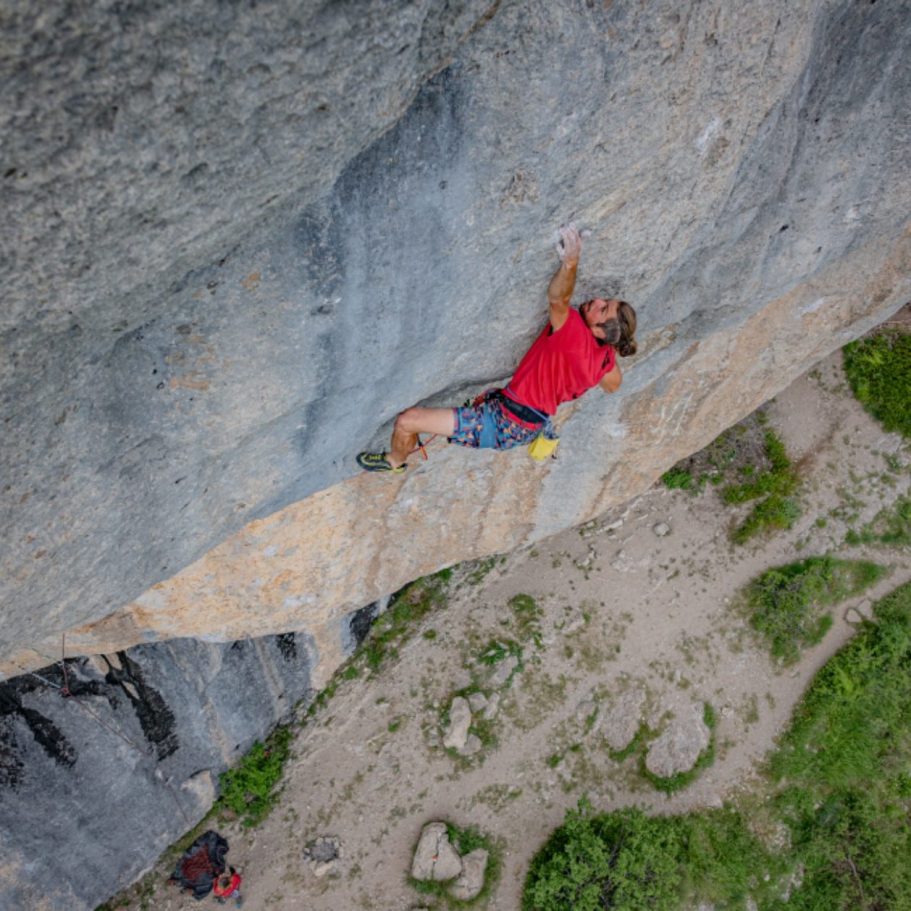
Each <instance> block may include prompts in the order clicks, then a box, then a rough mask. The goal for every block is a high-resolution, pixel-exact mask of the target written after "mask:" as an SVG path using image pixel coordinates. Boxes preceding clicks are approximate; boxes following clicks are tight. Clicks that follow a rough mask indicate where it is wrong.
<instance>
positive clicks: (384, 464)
mask: <svg viewBox="0 0 911 911" xmlns="http://www.w3.org/2000/svg"><path fill="white" fill-rule="evenodd" d="M357 464H358V465H360V466H361V468H363V469H364V471H389V472H392V474H402V472H403V471H404V470H405V466H404V465H399V466H398V468H394V467H393V466H392V465H390V464H389V460H388V459H387V458H386V453H385V452H359V453H358V456H357Z"/></svg>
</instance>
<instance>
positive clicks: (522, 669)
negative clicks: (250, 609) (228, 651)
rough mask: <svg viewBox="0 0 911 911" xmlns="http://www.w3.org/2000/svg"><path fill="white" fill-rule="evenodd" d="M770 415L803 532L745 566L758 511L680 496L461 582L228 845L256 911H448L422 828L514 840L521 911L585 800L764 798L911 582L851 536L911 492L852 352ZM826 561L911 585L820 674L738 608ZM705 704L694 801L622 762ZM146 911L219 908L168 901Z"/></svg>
mask: <svg viewBox="0 0 911 911" xmlns="http://www.w3.org/2000/svg"><path fill="white" fill-rule="evenodd" d="M766 410H767V415H768V419H769V424H770V426H771V427H773V428H774V429H775V430H776V431H777V432H778V433H779V435H780V436H781V437H782V438H783V439H784V441H785V443H786V445H787V448H788V451H789V454H790V455H791V457H792V458H793V459H794V460H795V461H796V462H798V463H799V466H800V470H801V474H802V477H803V478H804V484H803V487H802V489H801V492H800V501H801V506H802V510H803V512H802V516H801V518H800V519H799V520H798V521H797V523H796V524H795V526H794V527H793V528H792V529H791V530H790V531H787V532H778V533H776V534H775V535H773V536H771V537H769V538H767V539H764V540H762V541H758V542H756V543H753V542H749V543H747V544H746V545H743V546H737V547H735V546H734V545H732V544H731V543H730V540H729V537H728V533H729V530H730V528H731V526H732V524H733V523H734V522H735V521H736V520H737V519H738V517H742V516H743V514H744V512H745V507H740V508H735V507H730V506H725V505H723V504H722V503H721V501H720V499H719V497H718V494H717V491H716V490H714V489H713V488H712V487H711V486H710V485H707V486H706V488H705V489H704V490H702V491H701V492H700V493H698V494H696V495H692V494H689V493H687V492H684V491H670V490H666V489H665V488H663V487H662V486H660V485H659V486H656V487H655V488H653V489H652V490H650V491H648V492H647V493H645V494H644V495H642V496H640V497H638V498H636V499H635V500H633V501H631V502H629V503H627V504H626V505H624V506H623V507H622V508H619V509H616V510H613V511H611V512H610V513H608V514H606V515H604V516H602V517H600V518H599V519H597V520H596V521H594V522H592V523H589V524H588V525H587V526H584V527H583V528H580V529H574V530H571V531H567V532H564V533H562V534H560V535H557V536H556V537H554V538H551V539H549V540H547V541H545V542H543V543H539V544H537V545H535V546H534V547H529V548H525V549H523V550H521V551H517V552H514V553H512V554H509V555H507V556H505V557H502V558H498V559H496V560H494V561H490V564H482V565H480V566H477V565H476V566H475V567H474V568H473V569H472V570H471V571H468V570H461V571H456V572H455V573H454V575H453V578H452V581H451V583H450V597H449V600H448V604H447V606H446V607H445V608H443V609H440V610H437V611H435V612H433V613H431V614H430V615H429V616H427V617H426V618H425V619H424V620H423V621H422V622H421V623H420V624H419V626H418V628H417V629H416V630H415V632H414V634H413V636H412V637H411V638H410V640H409V641H408V643H407V644H406V645H405V646H404V647H403V648H402V650H401V652H400V655H399V657H398V658H397V659H395V660H393V661H390V662H388V663H387V664H386V665H384V666H383V667H382V669H381V670H380V672H379V673H378V675H377V676H376V677H375V678H372V679H368V678H367V677H365V676H362V677H360V678H358V679H353V680H347V681H345V682H344V683H343V684H342V685H341V686H340V687H339V689H338V691H337V693H336V694H335V696H334V697H333V698H332V700H331V701H330V702H329V703H328V705H327V706H326V707H325V708H324V709H322V710H321V711H320V712H319V714H318V715H317V716H316V718H315V719H314V720H312V721H311V722H309V723H308V724H307V725H306V727H305V728H304V729H303V730H302V731H301V732H300V733H299V734H298V736H297V740H296V744H295V748H294V756H293V759H292V760H291V761H290V763H289V766H288V769H287V773H286V777H285V783H284V792H283V796H282V799H281V802H280V805H279V806H278V807H277V808H276V809H275V810H274V811H273V813H272V815H271V816H270V817H269V818H268V819H267V820H266V821H265V822H264V823H263V824H262V825H261V826H259V827H258V828H256V829H253V830H243V829H241V828H240V827H239V826H237V825H236V824H235V823H231V824H228V825H227V826H221V827H220V828H221V831H223V832H224V834H226V835H227V837H228V838H229V840H230V843H231V851H230V855H229V858H230V860H231V861H232V862H233V863H234V864H236V865H238V866H240V867H241V868H242V869H243V872H244V876H245V882H244V892H245V905H244V907H245V908H246V909H248V911H250V909H260V908H263V909H265V908H270V909H273V908H274V909H308V911H349V909H350V911H356V909H382V911H400V909H401V911H406V909H414V908H421V907H441V906H440V905H438V904H434V902H433V901H432V900H430V899H427V898H422V896H420V895H418V894H417V893H416V892H415V891H414V890H413V889H412V887H411V886H409V884H408V883H407V881H406V874H407V871H408V869H409V866H410V861H411V856H412V851H413V848H414V845H415V842H416V840H417V837H418V835H419V833H420V830H421V827H422V826H423V825H424V823H426V822H428V821H430V820H434V819H445V820H449V821H451V822H454V823H456V824H458V825H460V826H466V825H476V826H478V827H479V828H480V829H481V830H482V831H483V832H485V833H487V834H488V835H490V836H492V837H493V838H494V839H495V840H497V842H498V843H499V845H500V846H501V849H502V861H503V863H502V872H501V876H500V879H499V882H498V884H497V886H496V887H495V889H494V890H493V893H492V894H491V896H490V897H489V899H488V900H487V902H486V904H484V903H481V904H480V906H479V907H482V908H489V909H501V911H515V909H517V908H518V907H519V904H520V897H521V891H522V884H523V880H524V878H525V875H526V872H527V869H528V864H529V862H530V860H531V858H532V857H533V855H534V854H535V852H536V851H537V850H538V848H540V846H541V844H542V843H543V842H544V840H545V839H546V838H547V836H548V835H549V834H550V832H551V831H552V830H553V829H554V828H555V827H556V826H558V825H559V824H560V823H561V821H562V820H563V817H564V813H565V811H566V809H567V808H569V807H573V806H575V805H576V803H577V801H578V799H579V798H580V796H582V795H583V794H587V795H589V797H590V799H591V801H592V803H593V804H594V806H595V807H597V808H600V809H613V808H617V807H620V806H626V805H631V804H637V805H640V806H643V807H646V808H649V809H651V810H654V811H657V812H662V813H675V812H680V811H685V810H688V809H691V808H695V807H705V806H718V805H720V804H721V803H722V802H723V801H724V800H725V799H727V798H730V797H732V796H734V795H735V794H736V793H737V792H738V791H739V790H741V789H750V788H751V787H752V786H753V785H754V783H755V781H756V776H757V774H758V771H757V770H758V768H759V766H760V764H761V762H762V758H763V756H764V754H766V752H767V751H768V750H769V749H770V748H772V747H773V745H774V743H775V738H776V736H777V735H778V734H779V733H780V732H781V731H782V729H783V728H784V727H785V725H786V724H787V722H788V718H789V716H790V715H791V712H792V709H793V707H794V705H795V703H796V702H797V701H798V700H799V698H800V696H801V694H802V692H803V691H804V689H805V687H806V685H807V682H808V681H809V680H810V678H811V677H812V676H813V674H814V673H815V672H816V670H817V669H818V668H819V667H820V666H821V665H822V664H823V663H824V662H825V661H826V660H827V659H828V658H829V657H830V656H831V655H832V654H833V653H834V652H835V651H836V650H837V649H838V648H839V647H840V646H841V645H842V644H843V643H844V642H845V641H846V640H847V639H848V638H849V637H850V636H851V633H852V629H853V627H852V625H851V623H850V622H848V620H847V619H845V615H846V613H848V617H849V619H852V618H853V619H856V614H855V613H849V609H851V608H854V609H858V610H860V611H861V612H862V613H863V612H867V611H868V610H869V605H870V602H871V601H872V600H875V599H876V598H877V597H879V596H881V595H883V594H885V593H886V592H887V591H890V590H891V589H892V588H894V587H895V586H897V585H899V584H900V583H903V582H905V581H907V580H908V579H909V578H911V554H909V553H908V552H907V551H904V552H901V551H898V550H884V549H877V548H862V547H854V548H850V547H847V546H846V545H845V544H844V539H845V533H846V531H847V529H848V528H849V527H852V526H853V527H855V528H857V527H860V524H862V523H863V522H864V521H867V520H869V519H871V518H872V517H873V516H874V515H875V514H876V512H877V511H878V510H879V509H880V508H881V507H882V506H883V505H886V504H889V503H891V502H892V501H894V499H895V497H896V496H898V495H900V494H902V493H906V492H907V491H908V488H909V481H911V445H909V444H908V443H906V442H903V441H902V439H901V438H900V437H898V436H897V435H894V434H887V433H884V432H883V431H882V430H881V428H880V427H879V426H878V425H877V424H876V423H875V422H874V421H873V420H872V419H871V418H869V417H868V416H867V415H866V414H865V413H864V412H863V411H862V410H861V408H860V407H859V406H858V405H857V403H856V402H855V401H854V399H853V398H852V396H851V395H850V392H849V391H848V389H847V386H846V383H845V381H844V377H843V375H842V372H841V357H840V354H835V355H833V356H832V357H830V358H828V359H827V360H826V361H824V362H823V363H822V364H820V365H818V366H817V367H816V368H814V369H813V370H810V371H809V372H808V373H807V374H806V375H804V376H803V377H801V378H800V379H799V380H798V381H797V382H795V383H794V384H793V385H792V386H791V387H790V388H789V389H788V390H787V391H786V392H784V393H782V394H781V395H780V396H778V398H777V399H775V400H773V401H772V402H771V403H769V404H768V406H767V409H766ZM662 524H663V525H665V526H667V529H664V528H661V527H660V526H661V525H662ZM823 553H835V554H838V555H839V556H865V557H867V558H869V559H873V560H877V561H878V562H881V563H888V564H890V565H892V566H893V567H894V569H893V571H892V573H891V575H890V576H889V577H888V578H887V579H885V580H884V581H882V582H880V583H879V584H878V586H877V587H876V588H875V589H873V590H871V591H869V592H867V593H865V594H864V595H863V596H860V597H857V598H854V599H852V600H850V601H847V602H844V603H843V604H842V605H840V606H838V607H836V608H835V609H834V610H833V616H834V620H835V622H834V624H833V626H832V628H831V630H830V631H829V632H828V633H827V635H826V636H825V638H824V639H823V641H822V642H821V644H819V645H818V646H816V647H814V648H811V649H810V650H808V651H807V652H805V653H804V655H803V657H802V659H801V660H800V661H799V663H797V664H795V665H791V666H789V667H786V668H783V667H780V666H777V665H776V664H775V663H774V662H773V661H772V659H771V658H770V657H769V655H768V651H767V650H766V649H765V648H764V647H763V645H762V644H761V643H760V642H759V641H758V640H757V639H756V638H755V636H754V635H753V634H752V633H751V631H750V629H749V627H748V626H747V624H746V621H745V619H744V617H743V615H742V613H741V612H740V611H738V608H737V593H738V591H739V590H740V589H741V588H742V586H743V585H744V584H745V583H746V582H747V581H748V580H750V579H751V578H752V577H753V576H755V575H756V574H758V573H759V572H761V571H762V570H764V569H766V568H768V567H770V566H773V565H776V564H780V563H786V562H789V561H792V560H794V559H799V558H801V557H805V556H810V555H815V554H823ZM518 594H526V595H530V596H531V597H532V598H533V599H534V602H535V605H536V607H537V608H539V611H538V612H537V613H535V611H534V610H532V612H531V613H530V614H527V615H526V616H525V619H524V621H523V620H517V617H516V612H515V611H514V609H513V607H511V606H510V599H512V598H513V597H514V596H516V595H518ZM527 603H528V602H526V604H527ZM523 623H524V625H523ZM508 639H513V640H516V641H518V642H519V643H520V645H521V647H522V656H521V657H522V663H521V665H520V666H519V667H518V668H517V669H516V671H515V673H514V674H513V676H512V679H511V680H509V681H508V682H500V683H499V686H498V685H497V681H496V680H493V681H492V680H491V676H490V675H492V674H496V672H497V669H498V665H496V664H495V665H493V666H492V667H488V666H487V665H485V664H484V663H483V661H480V660H479V658H480V656H481V655H482V654H484V653H485V652H487V650H488V646H489V644H490V643H491V642H492V641H500V642H502V643H505V642H506V641H507V640H508ZM487 653H488V654H489V652H487ZM501 676H502V675H501ZM471 683H475V684H477V685H479V686H480V687H481V688H482V689H483V690H484V691H485V692H486V694H487V695H488V696H491V695H492V694H493V693H494V692H498V693H499V696H500V703H499V709H498V711H497V714H496V716H495V717H494V718H493V719H492V720H491V721H490V722H489V723H488V724H487V725H486V727H485V729H484V733H485V737H484V739H485V740H486V741H488V742H487V744H486V745H485V746H484V747H483V748H482V749H481V751H480V752H479V753H478V754H476V755H475V756H472V757H469V758H461V757H458V756H455V755H453V754H452V753H447V752H446V751H445V750H444V749H443V747H442V745H441V742H440V741H441V738H442V734H443V728H442V726H441V716H442V715H443V714H444V712H445V711H446V710H447V709H448V707H449V705H450V703H451V698H452V695H453V694H454V692H455V691H457V690H460V689H462V688H463V687H466V686H468V685H469V684H471ZM703 703H708V704H710V705H711V707H712V709H713V710H714V713H715V716H716V719H717V722H716V728H715V731H714V737H715V749H716V756H715V760H714V763H713V764H712V765H711V766H709V767H708V768H706V769H705V770H704V771H703V772H702V774H701V775H700V777H698V778H697V780H695V781H694V782H693V783H692V784H690V785H689V786H688V787H685V788H684V789H683V790H681V791H679V792H677V793H675V794H673V795H671V796H667V795H665V794H664V793H662V792H660V791H658V790H656V789H655V788H654V787H653V786H652V784H650V783H649V782H648V781H647V780H646V779H645V778H644V777H643V776H642V774H641V773H640V771H639V766H638V758H637V756H636V755H632V756H628V757H626V758H616V757H617V753H616V752H614V754H613V757H614V758H612V756H611V751H610V749H609V748H608V743H609V742H610V741H611V740H614V741H616V740H617V738H618V737H619V736H620V734H622V729H623V728H624V726H628V725H629V724H632V727H631V730H635V727H636V725H637V723H638V721H639V720H640V716H641V720H643V721H646V722H647V723H648V725H649V727H650V728H652V729H653V730H654V731H656V732H657V731H660V730H661V729H662V728H663V727H664V726H666V725H667V724H668V723H669V722H670V720H671V719H673V718H680V717H683V716H684V715H685V714H686V713H687V711H688V709H689V708H690V707H692V706H701V705H702V704H703ZM319 836H334V837H336V838H338V839H340V840H341V844H342V850H341V856H340V858H339V859H338V860H337V861H336V862H335V864H334V866H333V867H332V869H330V870H329V872H328V873H325V875H317V871H316V869H315V868H314V867H313V866H312V865H311V863H310V862H309V861H307V860H306V859H305V858H304V857H303V855H302V849H303V846H304V845H306V844H308V843H310V842H312V841H313V840H314V839H316V838H317V837H319ZM162 881H163V878H162ZM210 903H213V899H212V898H209V899H207V900H206V901H205V902H204V903H203V904H210ZM135 907H136V908H139V907H140V903H139V901H137V902H136V904H135ZM147 907H154V908H161V909H168V911H178V909H184V908H186V909H188V911H189V909H191V908H192V909H197V908H199V907H200V905H199V903H196V902H194V901H191V900H187V899H183V898H181V897H180V896H178V895H176V894H175V893H174V892H173V891H171V890H168V889H167V888H166V887H164V886H163V885H162V886H161V887H159V888H157V889H156V893H155V895H154V898H153V899H152V900H151V901H150V902H149V903H148V904H147Z"/></svg>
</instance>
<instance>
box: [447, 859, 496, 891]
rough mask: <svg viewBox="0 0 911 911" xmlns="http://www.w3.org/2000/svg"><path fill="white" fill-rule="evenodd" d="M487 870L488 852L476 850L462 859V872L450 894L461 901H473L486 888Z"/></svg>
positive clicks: (451, 887) (450, 889)
mask: <svg viewBox="0 0 911 911" xmlns="http://www.w3.org/2000/svg"><path fill="white" fill-rule="evenodd" d="M486 870H487V851H485V850H484V849H483V848H475V850H474V851H471V852H469V853H468V854H466V855H465V856H464V857H463V858H462V872H461V873H460V874H459V878H458V879H457V880H456V881H455V882H454V883H453V884H452V886H450V888H449V894H450V895H451V896H452V897H453V898H457V899H458V900H459V901H471V899H473V898H476V897H477V896H478V894H479V893H480V891H481V889H483V888H484V873H485V872H486Z"/></svg>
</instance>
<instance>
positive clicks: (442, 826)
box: [411, 822, 462, 882]
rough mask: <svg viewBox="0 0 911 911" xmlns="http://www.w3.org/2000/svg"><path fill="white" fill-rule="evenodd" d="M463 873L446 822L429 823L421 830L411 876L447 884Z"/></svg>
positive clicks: (460, 861)
mask: <svg viewBox="0 0 911 911" xmlns="http://www.w3.org/2000/svg"><path fill="white" fill-rule="evenodd" d="M461 872H462V860H461V858H460V857H459V855H458V852H457V851H456V849H455V848H454V847H453V846H452V845H451V844H450V843H449V834H448V833H447V831H446V823H445V822H429V823H427V825H425V826H424V828H423V829H422V830H421V837H420V838H419V839H418V844H417V847H416V848H415V849H414V858H413V859H412V861H411V875H412V876H413V877H414V878H415V879H419V880H423V881H425V882H426V881H427V880H435V881H436V882H445V881H446V880H449V879H455V878H456V877H457V876H458V875H459V874H460V873H461Z"/></svg>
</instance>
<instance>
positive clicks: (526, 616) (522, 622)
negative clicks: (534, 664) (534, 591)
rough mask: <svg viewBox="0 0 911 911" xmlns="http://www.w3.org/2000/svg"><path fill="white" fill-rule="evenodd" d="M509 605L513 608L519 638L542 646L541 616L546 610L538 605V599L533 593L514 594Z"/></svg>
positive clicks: (539, 646)
mask: <svg viewBox="0 0 911 911" xmlns="http://www.w3.org/2000/svg"><path fill="white" fill-rule="evenodd" d="M509 607H510V608H511V609H512V613H513V618H514V620H515V625H516V634H517V635H518V637H519V640H520V641H521V642H529V641H530V642H534V644H535V645H536V646H537V647H538V648H541V647H542V644H543V643H542V640H541V618H542V617H543V616H544V611H543V610H541V608H540V607H539V606H538V603H537V601H535V599H534V598H532V596H531V595H514V596H513V597H512V598H510V599H509Z"/></svg>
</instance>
